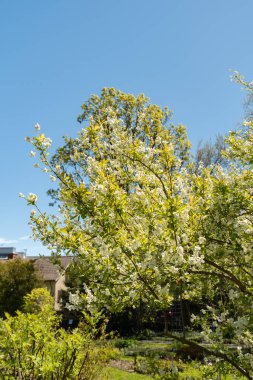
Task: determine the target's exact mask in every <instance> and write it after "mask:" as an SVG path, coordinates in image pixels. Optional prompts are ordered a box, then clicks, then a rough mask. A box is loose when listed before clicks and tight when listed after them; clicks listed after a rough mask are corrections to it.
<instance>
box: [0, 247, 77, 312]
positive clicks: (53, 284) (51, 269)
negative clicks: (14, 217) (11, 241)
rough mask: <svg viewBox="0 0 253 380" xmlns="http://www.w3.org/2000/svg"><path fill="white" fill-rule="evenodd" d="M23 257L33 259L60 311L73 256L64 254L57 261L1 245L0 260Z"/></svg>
mask: <svg viewBox="0 0 253 380" xmlns="http://www.w3.org/2000/svg"><path fill="white" fill-rule="evenodd" d="M15 258H22V259H26V260H31V261H33V264H34V266H35V268H36V269H37V270H38V272H39V273H40V274H41V277H42V280H43V281H44V284H45V286H46V287H47V289H48V290H49V292H50V294H51V295H52V296H53V297H54V301H55V304H54V307H55V310H57V311H60V310H61V307H62V302H61V301H62V294H63V292H64V291H66V290H67V287H66V285H65V271H66V269H67V267H68V266H69V264H70V263H71V261H72V260H73V257H71V256H62V257H59V258H58V259H57V263H56V264H55V263H53V262H52V258H51V257H50V256H49V257H46V256H45V257H43V256H26V252H25V251H23V252H17V251H16V248H15V247H0V262H1V261H4V260H11V259H15Z"/></svg>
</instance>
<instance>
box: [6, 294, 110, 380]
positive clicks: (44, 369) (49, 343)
mask: <svg viewBox="0 0 253 380" xmlns="http://www.w3.org/2000/svg"><path fill="white" fill-rule="evenodd" d="M45 292H47V291H45V290H44V289H43V292H42V293H43V294H40V295H44V296H45V297H44V298H45V299H46V302H45V303H44V304H43V302H42V303H40V304H38V302H37V301H38V297H37V296H38V292H37V293H36V294H34V293H32V294H31V296H30V297H28V298H27V299H26V301H27V302H26V307H27V308H28V309H30V310H32V309H33V307H32V305H33V302H34V305H37V306H36V308H35V310H34V311H35V312H29V313H27V312H26V313H21V312H17V315H16V316H10V315H8V314H7V315H6V319H4V320H1V321H0V322H1V324H0V377H1V378H2V379H8V380H14V379H18V380H32V379H36V380H84V379H85V380H95V379H96V380H98V379H100V378H101V376H102V370H101V369H102V365H103V364H104V363H105V361H106V360H107V353H106V348H105V347H103V346H99V345H97V344H96V343H95V342H94V339H93V337H94V334H95V331H92V329H89V330H87V329H84V328H82V329H80V328H79V329H75V330H73V331H72V332H68V331H65V330H64V329H61V328H58V327H59V318H58V316H57V315H56V313H55V312H54V310H53V309H52V307H51V306H50V304H51V300H50V295H49V294H46V293H45ZM42 298H43V297H42ZM42 298H41V297H39V299H40V300H41V299H42Z"/></svg>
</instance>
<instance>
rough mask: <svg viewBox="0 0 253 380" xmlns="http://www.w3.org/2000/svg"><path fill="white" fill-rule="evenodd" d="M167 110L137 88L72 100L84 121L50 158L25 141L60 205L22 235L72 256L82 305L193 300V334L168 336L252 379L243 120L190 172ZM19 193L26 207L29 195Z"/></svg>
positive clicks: (180, 132) (38, 142)
mask: <svg viewBox="0 0 253 380" xmlns="http://www.w3.org/2000/svg"><path fill="white" fill-rule="evenodd" d="M168 116H169V112H168V110H166V109H165V110H162V109H161V108H159V107H158V106H156V105H152V104H150V103H149V101H148V99H147V98H145V97H144V96H143V95H140V96H138V97H137V98H135V97H133V96H132V95H128V94H124V93H122V92H120V91H116V90H114V89H104V90H103V91H102V94H101V96H100V97H98V96H92V97H91V98H90V99H89V100H88V102H86V103H84V105H83V114H82V115H81V116H80V117H79V120H80V121H87V122H88V125H87V127H86V128H84V129H82V130H81V132H80V133H79V135H78V137H77V138H76V139H73V138H71V139H68V138H65V145H64V146H63V147H61V148H59V149H58V151H57V153H56V155H55V156H54V158H53V160H52V161H51V162H49V160H48V156H47V155H48V148H49V146H50V142H51V141H50V140H49V139H48V138H46V137H45V136H44V135H43V134H40V133H39V134H38V135H37V136H35V137H34V138H32V139H30V141H31V142H32V144H33V145H34V146H35V148H36V149H37V150H38V152H39V155H40V159H41V165H43V166H45V167H46V170H47V171H49V172H50V176H51V179H52V180H56V179H58V183H59V189H58V190H57V191H56V193H55V195H56V197H55V199H57V200H58V201H59V205H60V211H61V213H62V218H60V219H58V220H56V219H55V217H54V216H50V215H46V214H39V215H35V214H34V213H33V215H32V218H31V220H32V223H33V226H34V235H35V237H38V238H39V239H40V240H41V241H42V242H43V243H44V244H46V245H47V246H48V247H49V248H51V249H53V250H54V251H55V252H56V253H58V252H61V251H62V250H64V251H67V252H72V253H74V254H75V255H78V256H79V257H80V258H81V260H82V267H83V270H84V273H85V275H86V280H85V283H84V284H83V288H84V290H85V295H84V296H83V297H82V302H83V305H85V307H86V308H87V309H88V310H90V312H95V311H98V310H100V311H103V310H109V311H114V310H115V309H117V310H122V308H124V307H125V305H128V306H131V305H135V304H136V302H138V300H139V299H140V296H142V299H143V300H144V302H147V303H148V304H149V305H157V306H159V307H168V305H170V303H171V301H172V299H174V300H176V301H177V302H179V303H180V304H181V305H182V303H183V301H184V300H185V299H190V300H193V301H194V300H196V301H197V300H203V299H205V300H206V302H205V304H204V306H203V311H202V313H201V314H200V316H192V320H195V323H196V324H197V325H198V328H201V330H202V336H203V340H202V342H197V341H194V340H192V339H189V338H187V331H186V329H185V328H184V327H185V326H183V334H182V336H178V335H175V334H173V333H170V336H171V337H172V338H175V339H177V340H180V341H181V342H183V343H186V344H188V345H191V346H192V347H194V348H196V349H198V350H199V351H201V352H202V353H204V354H205V355H209V356H214V357H216V360H215V361H214V362H213V363H214V364H215V365H214V366H213V368H214V369H215V370H217V369H220V368H222V370H223V371H224V372H225V371H226V370H228V369H230V370H231V367H232V368H233V370H237V371H238V372H239V373H240V374H241V375H243V376H245V377H246V378H247V379H252V378H253V377H252V376H253V375H252V373H253V367H252V363H253V357H252V354H251V352H252V341H253V335H252V331H253V318H252V308H251V304H252V302H251V300H252V279H253V269H252V268H253V252H252V229H253V227H252V224H253V210H252V204H253V202H252V194H253V180H252V179H253V175H252V174H253V173H252V170H253V167H252V164H253V158H252V157H253V154H252V152H253V149H252V144H253V124H252V120H248V121H247V123H245V125H244V127H243V128H242V129H241V130H239V131H237V132H232V133H231V134H230V135H229V136H228V137H227V138H226V144H227V149H226V152H225V153H224V154H225V155H226V158H227V160H229V162H228V166H227V167H226V170H224V169H223V168H222V166H221V165H218V164H216V165H215V163H214V165H211V167H209V165H206V167H205V166H204V165H202V168H199V170H198V171H197V172H196V171H195V170H192V168H194V167H195V166H194V162H191V160H190V159H189V148H190V144H189V142H188V140H187V136H186V132H185V128H184V127H183V126H182V125H179V126H174V125H172V124H168ZM43 166H40V167H41V169H42V170H43V169H44V168H43ZM27 201H28V204H32V205H34V206H35V207H37V206H36V197H35V196H33V195H29V196H28V197H27ZM217 289H219V291H218V292H217ZM210 315H211V316H212V317H211V318H210ZM228 341H230V342H232V343H233V344H234V346H235V347H237V351H236V352H235V351H234V350H231V349H230V348H229V347H228V346H227V342H228ZM202 343H203V344H202ZM206 343H208V345H206Z"/></svg>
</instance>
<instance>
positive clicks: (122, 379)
mask: <svg viewBox="0 0 253 380" xmlns="http://www.w3.org/2000/svg"><path fill="white" fill-rule="evenodd" d="M106 372H107V373H106V376H107V377H105V379H110V380H150V379H151V378H150V377H149V376H146V375H140V374H139V373H135V372H133V373H132V372H126V371H121V370H120V369H116V368H111V367H108V370H107V371H106Z"/></svg>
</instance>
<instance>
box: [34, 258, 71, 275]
mask: <svg viewBox="0 0 253 380" xmlns="http://www.w3.org/2000/svg"><path fill="white" fill-rule="evenodd" d="M72 260H73V257H71V256H62V257H59V258H58V259H57V264H55V263H53V262H52V259H51V258H50V257H40V258H38V259H34V266H35V267H36V268H37V269H38V270H39V272H40V273H41V275H42V277H43V280H44V281H56V280H57V279H58V278H59V277H60V275H61V273H62V272H63V271H64V270H65V269H66V268H67V267H68V265H69V264H70V263H71V261H72Z"/></svg>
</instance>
